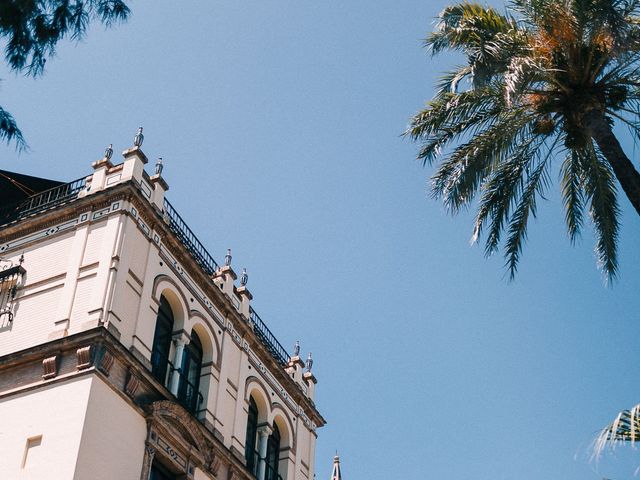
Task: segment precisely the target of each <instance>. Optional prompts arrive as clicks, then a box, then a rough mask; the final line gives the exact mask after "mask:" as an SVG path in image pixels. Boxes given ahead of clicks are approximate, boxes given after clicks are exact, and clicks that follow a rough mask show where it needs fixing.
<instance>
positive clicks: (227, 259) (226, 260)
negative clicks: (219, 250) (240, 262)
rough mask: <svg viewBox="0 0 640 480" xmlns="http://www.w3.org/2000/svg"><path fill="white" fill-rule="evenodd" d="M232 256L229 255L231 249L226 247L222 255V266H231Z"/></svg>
mask: <svg viewBox="0 0 640 480" xmlns="http://www.w3.org/2000/svg"><path fill="white" fill-rule="evenodd" d="M232 258H233V257H232V256H231V249H230V248H227V254H226V255H225V256H224V266H225V267H229V266H231V259H232Z"/></svg>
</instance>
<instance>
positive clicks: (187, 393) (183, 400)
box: [174, 370, 204, 414]
mask: <svg viewBox="0 0 640 480" xmlns="http://www.w3.org/2000/svg"><path fill="white" fill-rule="evenodd" d="M175 374H177V375H179V376H180V381H179V382H178V395H177V397H178V403H180V405H182V406H183V407H184V408H186V409H187V410H189V411H190V412H191V413H193V414H196V413H198V412H199V411H200V405H202V402H203V401H204V397H203V396H202V394H201V393H200V390H199V388H198V386H197V385H195V384H194V383H193V382H190V381H189V379H188V378H187V375H186V374H185V373H184V372H183V371H182V370H174V375H175Z"/></svg>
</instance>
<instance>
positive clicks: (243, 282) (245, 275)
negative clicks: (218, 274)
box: [240, 268, 249, 287]
mask: <svg viewBox="0 0 640 480" xmlns="http://www.w3.org/2000/svg"><path fill="white" fill-rule="evenodd" d="M248 281H249V274H248V273H247V269H246V268H243V269H242V275H240V285H241V286H243V287H246V286H247V282H248Z"/></svg>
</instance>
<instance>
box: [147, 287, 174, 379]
mask: <svg viewBox="0 0 640 480" xmlns="http://www.w3.org/2000/svg"><path fill="white" fill-rule="evenodd" d="M172 333H173V312H172V311H171V307H170V306H169V302H167V300H166V298H164V296H161V297H160V308H159V309H158V317H157V319H156V330H155V333H154V335H153V348H152V352H151V365H152V367H151V373H152V374H153V376H154V377H156V379H158V380H159V381H160V382H161V383H162V384H163V385H166V384H167V373H168V370H169V369H168V367H169V351H170V349H171V334H172Z"/></svg>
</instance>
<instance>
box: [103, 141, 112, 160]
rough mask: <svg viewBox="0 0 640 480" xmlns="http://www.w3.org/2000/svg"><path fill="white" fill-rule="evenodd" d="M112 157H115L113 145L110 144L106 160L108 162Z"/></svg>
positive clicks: (105, 152)
mask: <svg viewBox="0 0 640 480" xmlns="http://www.w3.org/2000/svg"><path fill="white" fill-rule="evenodd" d="M111 155H113V143H110V144H109V146H108V147H107V149H106V150H105V151H104V158H106V159H107V160H111Z"/></svg>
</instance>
